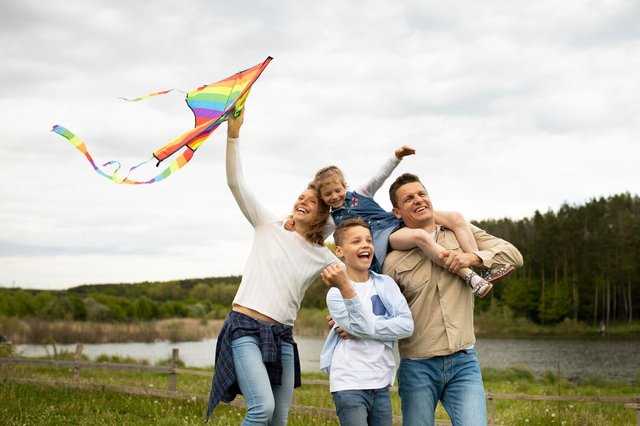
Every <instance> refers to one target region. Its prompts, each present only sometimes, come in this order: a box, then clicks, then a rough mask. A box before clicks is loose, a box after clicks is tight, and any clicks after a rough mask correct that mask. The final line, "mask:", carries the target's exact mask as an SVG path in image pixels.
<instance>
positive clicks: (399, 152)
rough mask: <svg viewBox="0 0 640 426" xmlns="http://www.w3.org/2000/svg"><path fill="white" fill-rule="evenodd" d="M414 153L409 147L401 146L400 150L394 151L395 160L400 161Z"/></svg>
mask: <svg viewBox="0 0 640 426" xmlns="http://www.w3.org/2000/svg"><path fill="white" fill-rule="evenodd" d="M415 153H416V150H415V149H413V148H411V147H410V146H407V145H403V146H401V147H400V148H398V149H396V158H397V159H398V160H402V158H403V157H406V156H407V155H413V154H415Z"/></svg>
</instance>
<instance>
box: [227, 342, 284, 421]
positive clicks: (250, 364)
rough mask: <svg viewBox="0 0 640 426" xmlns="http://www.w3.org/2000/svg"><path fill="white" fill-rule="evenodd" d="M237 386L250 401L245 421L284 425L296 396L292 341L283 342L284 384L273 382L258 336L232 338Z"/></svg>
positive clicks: (246, 399)
mask: <svg viewBox="0 0 640 426" xmlns="http://www.w3.org/2000/svg"><path fill="white" fill-rule="evenodd" d="M231 348H232V350H233V363H234V366H235V369H236V378H237V380H238V386H239V387H240V390H241V391H242V395H243V396H244V399H245V401H246V402H247V414H246V416H245V418H244V421H243V422H242V424H243V425H270V426H281V425H282V426H284V425H286V424H287V415H288V414H289V405H291V398H292V397H293V381H294V367H293V345H291V344H289V343H286V342H282V346H281V351H282V384H281V385H279V386H273V387H272V386H271V383H270V382H269V376H268V375H267V369H266V367H265V365H264V363H263V362H262V353H261V352H260V339H259V337H258V336H244V337H239V338H237V339H235V340H233V341H232V342H231Z"/></svg>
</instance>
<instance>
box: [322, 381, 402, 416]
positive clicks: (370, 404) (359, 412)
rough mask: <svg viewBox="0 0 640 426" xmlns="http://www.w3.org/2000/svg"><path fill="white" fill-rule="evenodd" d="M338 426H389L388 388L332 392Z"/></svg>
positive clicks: (389, 405)
mask: <svg viewBox="0 0 640 426" xmlns="http://www.w3.org/2000/svg"><path fill="white" fill-rule="evenodd" d="M332 396H333V402H334V403H335V404H336V414H338V419H339V420H340V426H367V425H372V426H391V424H392V423H393V412H392V410H391V396H390V395H389V388H388V387H386V388H382V389H365V390H345V391H338V392H333V393H332Z"/></svg>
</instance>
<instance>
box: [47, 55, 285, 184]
mask: <svg viewBox="0 0 640 426" xmlns="http://www.w3.org/2000/svg"><path fill="white" fill-rule="evenodd" d="M272 59H273V58H271V57H270V56H269V57H268V58H267V59H266V60H265V61H264V62H262V63H261V64H258V65H256V66H254V67H252V68H249V69H247V70H244V71H240V72H239V73H237V74H234V75H232V76H231V77H228V78H225V79H224V80H220V81H218V82H217V83H213V84H208V85H205V86H202V87H199V88H197V89H196V90H193V91H191V92H189V93H187V97H186V102H187V105H189V108H191V111H193V114H194V116H195V127H194V128H193V129H191V130H189V131H188V132H185V133H183V134H182V135H180V136H178V137H177V138H175V139H174V140H172V141H171V142H169V143H168V144H166V145H164V146H163V147H161V148H158V149H157V150H155V151H154V152H153V156H152V157H151V158H150V159H148V160H146V161H144V162H142V163H140V164H138V165H136V166H133V167H131V168H130V169H129V173H127V176H125V177H124V178H118V177H117V176H116V173H117V172H118V170H120V163H119V162H118V161H115V160H113V161H109V162H107V163H104V164H103V165H102V167H103V168H104V167H107V166H110V165H116V169H115V171H113V173H106V172H105V171H103V170H102V169H101V168H100V167H98V166H97V165H96V163H95V162H94V161H93V158H92V157H91V155H90V154H89V151H87V146H86V145H85V143H84V142H83V141H82V140H81V139H80V138H79V137H77V136H76V135H74V134H73V133H71V132H70V131H69V130H67V129H66V128H64V127H62V126H58V125H55V126H53V129H52V131H53V132H56V133H57V134H59V135H61V136H64V137H65V138H67V139H68V140H69V142H71V143H72V144H73V146H75V147H76V148H77V149H78V150H79V151H80V152H82V153H83V154H84V156H85V157H86V158H87V160H89V163H91V165H92V166H93V169H94V170H95V171H96V172H97V173H98V174H100V175H102V176H104V177H106V178H108V179H111V180H112V181H114V182H116V183H127V184H130V185H140V184H146V183H154V182H158V181H161V180H163V179H165V178H166V177H168V176H169V175H171V174H172V173H174V172H176V171H177V170H179V169H181V168H182V167H183V166H184V165H185V164H187V163H188V162H189V160H191V158H192V157H193V153H194V152H195V151H196V149H198V148H199V147H200V145H202V143H203V142H204V141H205V140H206V139H207V138H208V137H209V135H210V134H211V133H212V132H213V131H214V130H215V129H217V128H218V126H220V124H222V123H224V122H225V121H226V120H227V119H228V118H229V114H231V113H232V112H233V113H236V114H237V113H239V112H240V110H241V109H242V107H243V106H244V102H245V101H246V100H247V96H249V91H250V90H251V85H252V84H253V83H254V82H255V81H256V80H257V79H258V77H260V74H262V71H264V69H265V68H266V67H267V65H269V62H271V60H272ZM172 90H175V89H171V90H164V91H161V92H154V93H150V94H148V95H146V96H141V97H139V98H135V99H125V100H127V101H130V102H138V101H141V100H144V99H147V98H150V97H152V96H158V95H164V94H167V93H169V92H171V91H172ZM123 99H124V98H123ZM181 149H183V151H182V153H181V154H180V156H178V157H177V158H176V159H175V160H174V161H173V162H172V163H171V164H170V165H169V167H167V168H166V169H165V170H164V171H163V172H162V173H160V174H159V175H158V176H156V177H154V178H153V179H151V180H148V181H137V180H132V179H129V178H128V176H129V174H130V173H131V172H132V171H133V170H135V169H136V168H138V167H140V166H142V165H143V164H146V163H148V162H150V161H152V160H154V159H156V160H157V161H158V164H157V165H160V163H161V162H162V161H163V160H165V159H167V158H169V157H171V156H172V155H173V154H175V153H176V152H178V151H179V150H181Z"/></svg>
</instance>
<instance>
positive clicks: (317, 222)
mask: <svg viewBox="0 0 640 426" xmlns="http://www.w3.org/2000/svg"><path fill="white" fill-rule="evenodd" d="M307 189H312V190H314V191H315V192H316V193H317V194H318V211H317V213H316V217H315V218H314V220H313V221H312V222H311V224H310V225H309V229H308V230H307V232H305V233H304V238H305V239H306V240H307V241H309V242H310V243H312V244H318V245H321V246H322V245H324V228H325V226H326V225H327V218H328V217H329V206H328V205H327V204H326V203H325V202H324V201H322V197H321V196H320V190H318V187H317V186H316V184H315V182H311V183H309V185H308V186H307Z"/></svg>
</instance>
